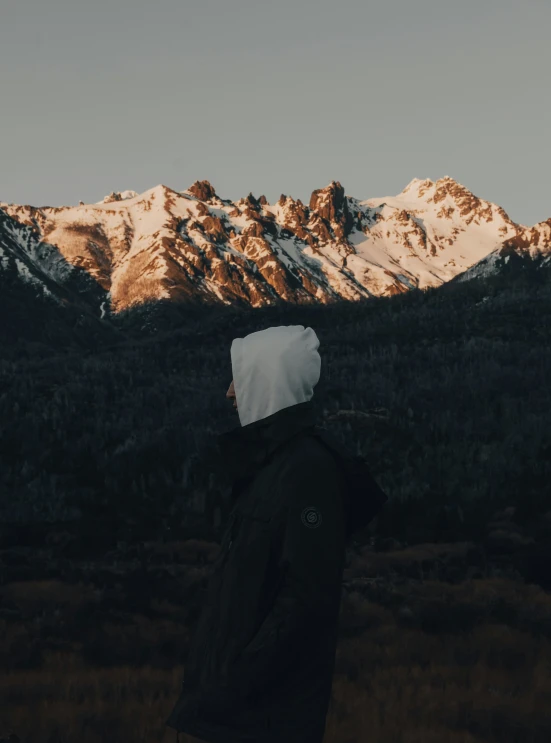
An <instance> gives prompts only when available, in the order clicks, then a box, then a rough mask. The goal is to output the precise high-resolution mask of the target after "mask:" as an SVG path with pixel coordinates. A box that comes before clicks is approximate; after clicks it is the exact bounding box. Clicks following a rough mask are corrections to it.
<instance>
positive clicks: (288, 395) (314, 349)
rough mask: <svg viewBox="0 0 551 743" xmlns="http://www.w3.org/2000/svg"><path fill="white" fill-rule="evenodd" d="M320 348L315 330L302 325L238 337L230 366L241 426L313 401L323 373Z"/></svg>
mask: <svg viewBox="0 0 551 743" xmlns="http://www.w3.org/2000/svg"><path fill="white" fill-rule="evenodd" d="M319 345H320V342H319V339H318V337H317V335H316V334H315V332H314V331H313V330H312V328H304V326H303V325H281V326H278V327H274V328H267V329H266V330H259V331H258V332H256V333H251V334H250V335H247V336H246V337H245V338H235V340H234V341H233V342H232V345H231V363H232V371H233V385H234V389H235V396H236V400H237V412H238V414H239V420H240V422H241V426H247V425H248V424H249V423H254V422H255V421H258V420H262V419H263V418H268V416H270V415H273V414H274V413H277V412H278V410H282V409H283V408H288V407H291V405H298V403H301V402H306V401H307V400H311V399H312V397H313V395H314V387H315V386H316V384H317V383H318V381H319V378H320V371H321V358H320V355H319V353H318V348H319Z"/></svg>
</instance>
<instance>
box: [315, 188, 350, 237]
mask: <svg viewBox="0 0 551 743" xmlns="http://www.w3.org/2000/svg"><path fill="white" fill-rule="evenodd" d="M310 212H311V219H315V218H316V217H317V218H318V219H321V220H322V222H323V224H321V225H319V226H318V229H317V230H314V229H313V230H312V231H313V232H314V233H315V234H316V233H317V234H318V237H319V238H320V240H321V241H322V242H327V241H329V240H330V239H331V237H335V238H336V239H337V240H338V241H342V240H345V239H346V237H348V235H349V234H350V232H351V231H352V228H353V226H354V219H353V217H352V214H351V213H350V209H349V207H348V199H347V198H346V196H345V194H344V188H343V186H341V184H340V183H339V182H338V181H332V182H331V183H330V184H329V185H328V186H326V187H325V188H320V189H317V190H316V191H313V192H312V196H311V197H310Z"/></svg>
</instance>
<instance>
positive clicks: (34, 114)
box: [0, 0, 551, 224]
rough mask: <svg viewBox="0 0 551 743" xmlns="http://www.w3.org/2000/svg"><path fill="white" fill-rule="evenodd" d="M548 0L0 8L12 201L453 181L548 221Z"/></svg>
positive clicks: (99, 1)
mask: <svg viewBox="0 0 551 743" xmlns="http://www.w3.org/2000/svg"><path fill="white" fill-rule="evenodd" d="M550 28H551V2H550V0H518V1H513V0H460V1H459V0H379V1H378V2H372V1H371V0H270V1H269V2H266V1H265V0H193V1H189V0H94V1H93V2H83V1H82V0H80V1H79V0H0V70H1V72H2V74H1V76H0V147H1V151H2V156H1V159H0V201H10V202H15V203H26V204H33V205H35V206H43V205H62V204H76V203H78V200H79V199H82V200H83V201H86V202H94V201H99V200H100V199H101V198H103V196H104V195H105V194H107V193H109V192H110V191H112V190H124V189H134V190H136V191H139V192H141V191H145V190H146V189H148V188H151V187H153V186H155V185H157V184H158V183H164V184H166V185H167V186H170V187H171V188H174V189H177V190H182V189H184V188H187V187H188V186H190V185H191V183H193V181H195V180H197V179H199V180H202V179H205V178H206V179H208V180H210V181H211V182H212V184H213V185H214V186H215V188H216V190H217V192H218V193H219V194H220V196H222V197H223V198H231V199H238V198H240V197H241V196H246V195H247V193H248V192H249V191H252V192H253V193H254V194H256V195H257V196H259V195H260V194H261V193H264V194H265V195H266V196H267V198H268V200H269V201H274V200H275V199H277V198H278V197H279V195H280V194H281V193H286V194H289V195H292V196H294V197H295V198H301V199H302V200H303V201H306V200H307V199H308V198H309V196H310V193H311V191H312V190H313V189H315V188H321V187H323V186H325V185H327V184H328V183H329V182H330V181H331V180H333V179H335V180H340V181H341V183H342V184H343V185H344V187H345V189H346V192H347V193H348V194H349V195H352V196H356V197H358V198H362V199H363V198H370V197H376V196H387V195H391V194H396V193H398V192H399V191H401V190H402V189H403V188H404V187H405V186H406V184H407V183H408V182H409V181H410V180H411V179H412V178H414V177H417V178H431V179H433V180H436V179H438V178H441V177H442V176H444V175H449V176H452V177H453V178H455V179H456V180H458V181H459V182H460V183H462V184H463V185H465V186H467V187H468V188H470V189H471V190H472V191H473V192H474V193H475V194H477V195H478V196H480V197H482V198H485V199H488V200H490V201H494V202H496V203H498V204H499V205H500V206H502V207H503V208H504V209H505V210H506V211H507V212H508V213H509V215H510V216H511V218H512V219H514V220H516V221H518V222H521V223H523V224H533V223H535V222H537V221H541V220H544V219H548V218H549V217H551V196H550V192H551V189H550V180H549V179H550V174H551V95H550V90H549V88H550V85H551V83H550V80H551V74H550V73H551V44H550V43H549V30H550Z"/></svg>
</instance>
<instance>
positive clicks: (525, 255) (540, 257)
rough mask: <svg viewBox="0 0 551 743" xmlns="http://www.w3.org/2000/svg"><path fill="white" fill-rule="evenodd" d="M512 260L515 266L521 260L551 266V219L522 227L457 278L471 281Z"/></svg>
mask: <svg viewBox="0 0 551 743" xmlns="http://www.w3.org/2000/svg"><path fill="white" fill-rule="evenodd" d="M510 261H513V262H514V265H515V266H516V265H518V264H519V262H520V261H524V262H526V261H530V262H532V263H535V264H536V265H537V267H539V268H542V267H544V266H551V219H548V220H547V221H546V222H538V224H536V225H534V226H533V227H524V228H522V229H521V230H520V231H519V232H518V234H517V235H515V236H514V237H512V238H510V239H509V240H505V241H504V242H503V243H502V244H501V245H500V246H499V247H497V248H495V250H492V252H491V253H489V254H488V255H486V256H484V258H482V260H480V261H478V262H477V263H475V264H474V265H473V266H471V267H470V268H468V269H467V270H466V271H464V272H463V273H461V274H459V275H458V276H457V277H456V279H455V280H456V281H470V280H471V279H476V278H481V277H486V276H490V275H493V274H496V273H499V272H500V271H502V270H503V268H504V267H505V266H506V265H507V264H508V263H509V262H510Z"/></svg>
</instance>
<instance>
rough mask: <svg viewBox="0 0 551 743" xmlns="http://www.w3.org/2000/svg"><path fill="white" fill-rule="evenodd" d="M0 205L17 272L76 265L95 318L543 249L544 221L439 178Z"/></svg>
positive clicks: (342, 283)
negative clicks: (347, 187)
mask: <svg viewBox="0 0 551 743" xmlns="http://www.w3.org/2000/svg"><path fill="white" fill-rule="evenodd" d="M2 214H3V215H4V222H3V223H0V250H2V249H4V252H5V254H6V255H7V253H8V252H9V254H10V260H11V265H12V268H13V266H14V265H16V266H17V267H18V270H19V271H20V273H21V278H22V279H23V280H25V278H26V277H25V275H24V274H25V271H27V272H29V271H30V272H31V273H32V275H33V277H38V278H37V279H36V280H38V281H40V280H41V279H40V276H43V275H44V274H46V275H47V276H48V277H49V278H50V279H51V280H52V281H55V282H59V283H60V284H64V283H65V282H66V281H68V280H69V277H70V274H71V271H72V270H73V269H80V273H82V271H84V272H85V273H86V275H87V276H88V277H89V279H90V281H91V282H92V283H93V284H94V286H95V288H96V291H94V296H95V300H94V301H95V304H97V312H98V316H99V314H100V312H101V316H102V317H103V316H104V314H105V312H106V307H107V309H108V311H111V312H115V313H116V312H120V311H122V310H124V309H126V308H128V307H131V306H136V305H140V304H142V303H143V302H145V301H147V300H154V299H162V298H168V299H172V300H183V299H186V300H192V301H197V302H217V303H225V304H230V303H234V302H239V303H244V304H247V305H249V306H252V307H257V306H262V305H266V304H272V303H274V302H275V301H276V300H277V299H278V298H281V299H283V300H286V301H289V302H294V303H317V302H322V303H327V302H330V301H332V300H334V299H338V298H345V299H350V300H355V299H358V298H360V297H366V296H381V295H391V294H396V293H400V292H406V291H408V290H409V289H411V288H414V287H427V286H438V285H440V284H442V283H444V282H446V281H449V280H450V279H452V278H453V277H455V276H457V275H458V274H462V273H463V272H465V271H467V270H468V269H470V268H471V267H473V266H476V265H478V264H479V262H480V261H481V260H483V259H485V258H487V257H488V256H490V255H491V254H492V253H493V252H495V251H496V250H500V249H501V248H502V246H503V245H504V244H505V243H506V242H507V241H515V240H516V241H519V245H520V244H521V243H522V244H523V245H524V244H526V246H529V248H526V249H529V250H533V251H535V252H536V253H539V252H540V251H541V250H542V249H544V246H545V245H547V246H549V224H548V223H541V225H536V226H534V227H533V228H528V227H524V226H522V225H517V224H515V223H514V222H512V221H511V219H510V218H509V217H508V216H507V214H506V213H505V212H504V211H503V209H501V208H500V207H498V206H496V205H495V204H492V203H490V202H488V201H484V200H482V199H480V198H478V197H476V196H474V195H473V194H472V193H471V192H470V191H468V190H467V189H466V188H465V187H464V186H462V185H460V184H459V183H457V182H456V181H454V180H453V179H452V178H449V177H447V176H446V177H445V178H441V179H440V180H438V181H436V182H432V181H430V180H419V179H414V180H412V181H411V182H410V183H409V184H408V185H407V186H406V188H405V189H404V190H403V191H402V192H401V193H400V194H398V195H397V196H389V197H383V198H375V199H368V200H365V201H359V200H358V199H355V198H352V197H349V196H346V195H345V192H344V188H343V187H342V186H341V184H340V183H338V182H332V183H331V184H330V185H329V186H327V187H326V188H322V189H318V190H316V191H314V192H313V193H312V196H311V198H310V202H309V204H308V205H305V204H303V203H302V202H301V200H300V199H297V200H295V199H293V198H291V197H290V196H286V195H282V196H281V197H280V198H279V200H278V201H277V202H276V203H275V204H269V203H268V201H267V200H266V198H265V197H264V196H261V197H260V198H258V199H257V198H255V197H254V196H253V195H252V194H249V195H248V196H247V197H246V198H243V199H240V200H239V201H237V202H232V201H230V200H228V199H222V198H220V196H218V194H217V193H216V191H215V190H214V188H213V187H212V185H211V184H210V183H208V181H200V182H199V181H198V182H196V183H194V184H193V186H191V187H190V188H189V189H186V190H185V191H180V192H178V191H175V190H172V189H170V188H168V187H166V186H164V185H158V186H156V187H155V188H152V189H150V190H149V191H146V192H144V193H142V194H137V193H136V192H135V191H123V192H120V193H119V192H113V193H111V194H110V195H109V196H106V197H105V198H104V199H103V201H101V202H98V203H95V204H83V203H82V202H81V203H80V205H79V206H78V207H41V208H36V207H32V206H20V205H13V204H5V203H0V215H2ZM545 225H547V228H546V227H545ZM546 229H547V232H546ZM14 235H15V237H14ZM14 241H15V244H16V245H17V247H16V248H14ZM8 242H9V245H8ZM2 246H3V247H2ZM519 249H520V248H519ZM5 260H8V259H7V258H5ZM3 261H4V258H2V255H1V254H0V268H1V267H2V266H3V265H4V263H3ZM14 261H19V263H16V264H14ZM21 264H24V266H25V267H26V268H24V267H22V265H21ZM27 278H28V276H27Z"/></svg>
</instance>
